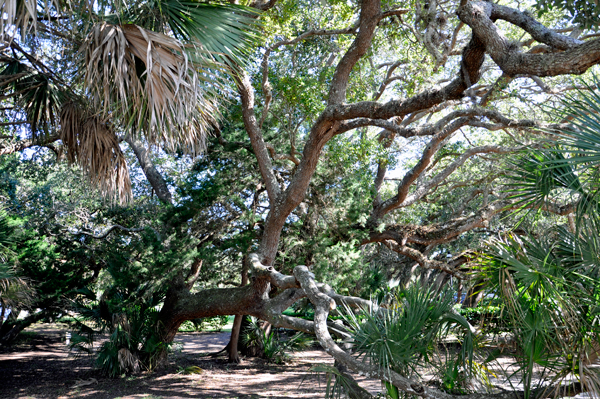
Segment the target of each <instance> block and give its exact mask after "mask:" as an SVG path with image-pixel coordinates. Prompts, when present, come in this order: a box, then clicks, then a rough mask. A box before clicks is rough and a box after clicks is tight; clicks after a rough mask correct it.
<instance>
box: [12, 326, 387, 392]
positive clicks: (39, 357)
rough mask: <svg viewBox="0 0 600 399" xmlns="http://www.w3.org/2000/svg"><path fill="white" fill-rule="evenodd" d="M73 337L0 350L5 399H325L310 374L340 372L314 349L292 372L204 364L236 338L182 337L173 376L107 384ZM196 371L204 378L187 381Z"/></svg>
mask: <svg viewBox="0 0 600 399" xmlns="http://www.w3.org/2000/svg"><path fill="white" fill-rule="evenodd" d="M65 332H66V330H65V329H64V328H61V327H60V326H57V325H38V326H35V328H34V329H32V330H31V332H28V333H25V334H24V336H23V337H22V338H20V340H19V341H18V342H17V343H16V344H15V345H13V346H11V347H4V348H0V398H20V399H25V398H27V399H33V398H35V399H42V398H44V399H45V398H52V399H59V398H60V399H63V398H64V399H66V398H86V399H100V398H110V399H113V398H122V399H125V398H144V399H159V398H165V399H166V398H173V399H179V398H232V399H233V398H238V399H242V398H243V399H250V398H252V399H258V398H290V397H293V398H323V397H325V390H326V385H327V382H326V379H325V377H324V375H323V374H321V375H320V376H319V375H317V374H315V373H312V372H311V371H310V370H309V369H310V368H311V367H312V366H314V365H316V364H333V359H332V358H331V357H330V356H328V355H327V354H326V353H325V352H324V351H323V350H320V349H311V350H305V351H302V352H297V353H293V354H292V360H291V361H290V362H288V363H286V364H285V365H275V364H269V363H267V362H265V361H264V360H262V359H257V358H245V359H243V360H242V363H241V364H239V365H232V364H228V363H226V361H225V359H224V358H216V359H215V358H207V357H199V355H200V354H203V353H209V352H216V351H218V350H220V349H222V348H223V347H224V346H225V345H226V344H227V342H228V341H229V335H230V334H229V333H228V332H222V333H215V332H212V333H180V334H178V335H177V337H176V340H175V341H176V345H175V348H176V350H175V351H174V353H172V354H170V355H169V364H168V365H167V366H166V367H165V368H162V369H161V370H159V371H158V372H155V373H142V374H140V375H137V376H132V377H126V378H120V379H111V378H106V377H102V376H100V375H99V374H98V372H97V371H96V370H94V369H93V367H92V366H93V364H92V361H91V359H90V358H89V357H80V358H74V357H73V356H69V350H68V348H67V346H66V345H65V343H64V337H65ZM189 366H198V367H200V368H201V369H202V371H201V373H199V374H190V375H185V374H183V373H181V371H182V370H183V369H185V368H186V367H189ZM358 381H359V382H360V383H361V385H362V386H363V387H365V388H367V389H368V390H369V391H370V392H371V393H373V394H376V393H377V392H379V391H381V384H380V382H378V381H375V380H365V379H364V378H363V379H358ZM84 384H85V385H84Z"/></svg>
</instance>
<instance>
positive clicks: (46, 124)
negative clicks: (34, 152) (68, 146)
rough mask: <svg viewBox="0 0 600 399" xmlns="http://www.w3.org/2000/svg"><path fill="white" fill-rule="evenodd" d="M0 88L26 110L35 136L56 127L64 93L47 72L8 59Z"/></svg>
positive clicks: (24, 111)
mask: <svg viewBox="0 0 600 399" xmlns="http://www.w3.org/2000/svg"><path fill="white" fill-rule="evenodd" d="M0 91H1V92H2V93H3V94H4V96H5V97H6V98H12V99H13V100H14V102H15V105H17V106H18V108H19V109H20V110H22V112H23V113H24V114H25V117H26V119H27V121H28V123H29V125H30V126H31V134H32V136H33V138H36V137H37V136H39V135H48V134H49V133H50V132H51V131H52V130H53V129H54V128H55V126H56V124H57V122H58V115H59V112H60V106H61V103H62V101H63V98H64V94H63V93H62V92H61V90H60V89H59V88H58V87H57V86H56V85H55V84H54V83H53V82H52V80H51V79H50V78H49V77H48V76H47V75H45V74H42V73H39V72H37V71H35V70H33V69H32V68H30V67H29V66H27V65H25V64H23V63H21V62H19V61H17V60H14V61H12V62H8V63H6V64H5V66H4V68H3V69H2V71H0Z"/></svg>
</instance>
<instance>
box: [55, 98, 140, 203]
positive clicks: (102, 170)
mask: <svg viewBox="0 0 600 399" xmlns="http://www.w3.org/2000/svg"><path fill="white" fill-rule="evenodd" d="M60 117H61V140H62V142H63V143H64V145H65V147H66V149H67V151H66V155H67V160H68V161H69V162H71V163H72V162H76V163H77V164H79V165H80V166H81V167H82V169H83V170H84V172H85V173H86V175H87V176H88V178H89V179H90V182H91V184H92V185H94V186H96V187H98V188H99V189H100V191H101V192H102V193H103V194H104V195H106V196H109V197H116V198H118V199H120V200H121V201H123V202H126V201H127V200H129V199H130V197H131V181H130V179H129V171H128V169H127V162H126V160H125V156H124V155H123V153H122V151H121V148H120V147H119V140H118V138H117V136H116V135H115V133H114V131H113V130H112V128H111V127H110V125H109V124H108V123H107V122H106V121H105V120H102V119H101V118H100V117H99V116H96V115H93V114H90V113H89V112H87V111H86V110H85V109H83V108H81V106H80V105H79V104H77V103H74V102H70V103H68V104H65V106H63V109H62V111H61V115H60Z"/></svg>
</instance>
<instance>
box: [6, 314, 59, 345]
mask: <svg viewBox="0 0 600 399" xmlns="http://www.w3.org/2000/svg"><path fill="white" fill-rule="evenodd" d="M52 314H53V313H52V312H49V311H46V310H42V311H41V312H38V313H34V314H32V315H29V316H27V317H26V318H24V319H22V320H17V319H16V317H15V320H14V321H10V319H9V320H7V321H6V322H4V324H3V325H2V328H1V329H0V345H8V344H10V343H11V342H12V341H13V340H14V339H15V338H17V336H18V335H19V334H20V333H21V331H23V330H24V329H26V328H27V327H29V326H30V325H32V324H33V323H36V322H38V321H40V320H42V319H44V318H46V317H50V316H51V315H52Z"/></svg>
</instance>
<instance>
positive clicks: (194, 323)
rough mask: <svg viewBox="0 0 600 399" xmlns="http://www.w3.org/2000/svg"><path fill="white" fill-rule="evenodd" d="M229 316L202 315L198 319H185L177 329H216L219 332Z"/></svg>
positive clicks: (188, 330) (187, 330)
mask: <svg viewBox="0 0 600 399" xmlns="http://www.w3.org/2000/svg"><path fill="white" fill-rule="evenodd" d="M228 321H229V316H226V315H220V316H214V317H203V318H200V319H193V320H186V321H185V322H183V323H182V324H181V326H180V327H179V331H186V332H190V331H208V330H211V331H217V332H221V331H222V330H223V327H225V325H226V324H227V323H228Z"/></svg>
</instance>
